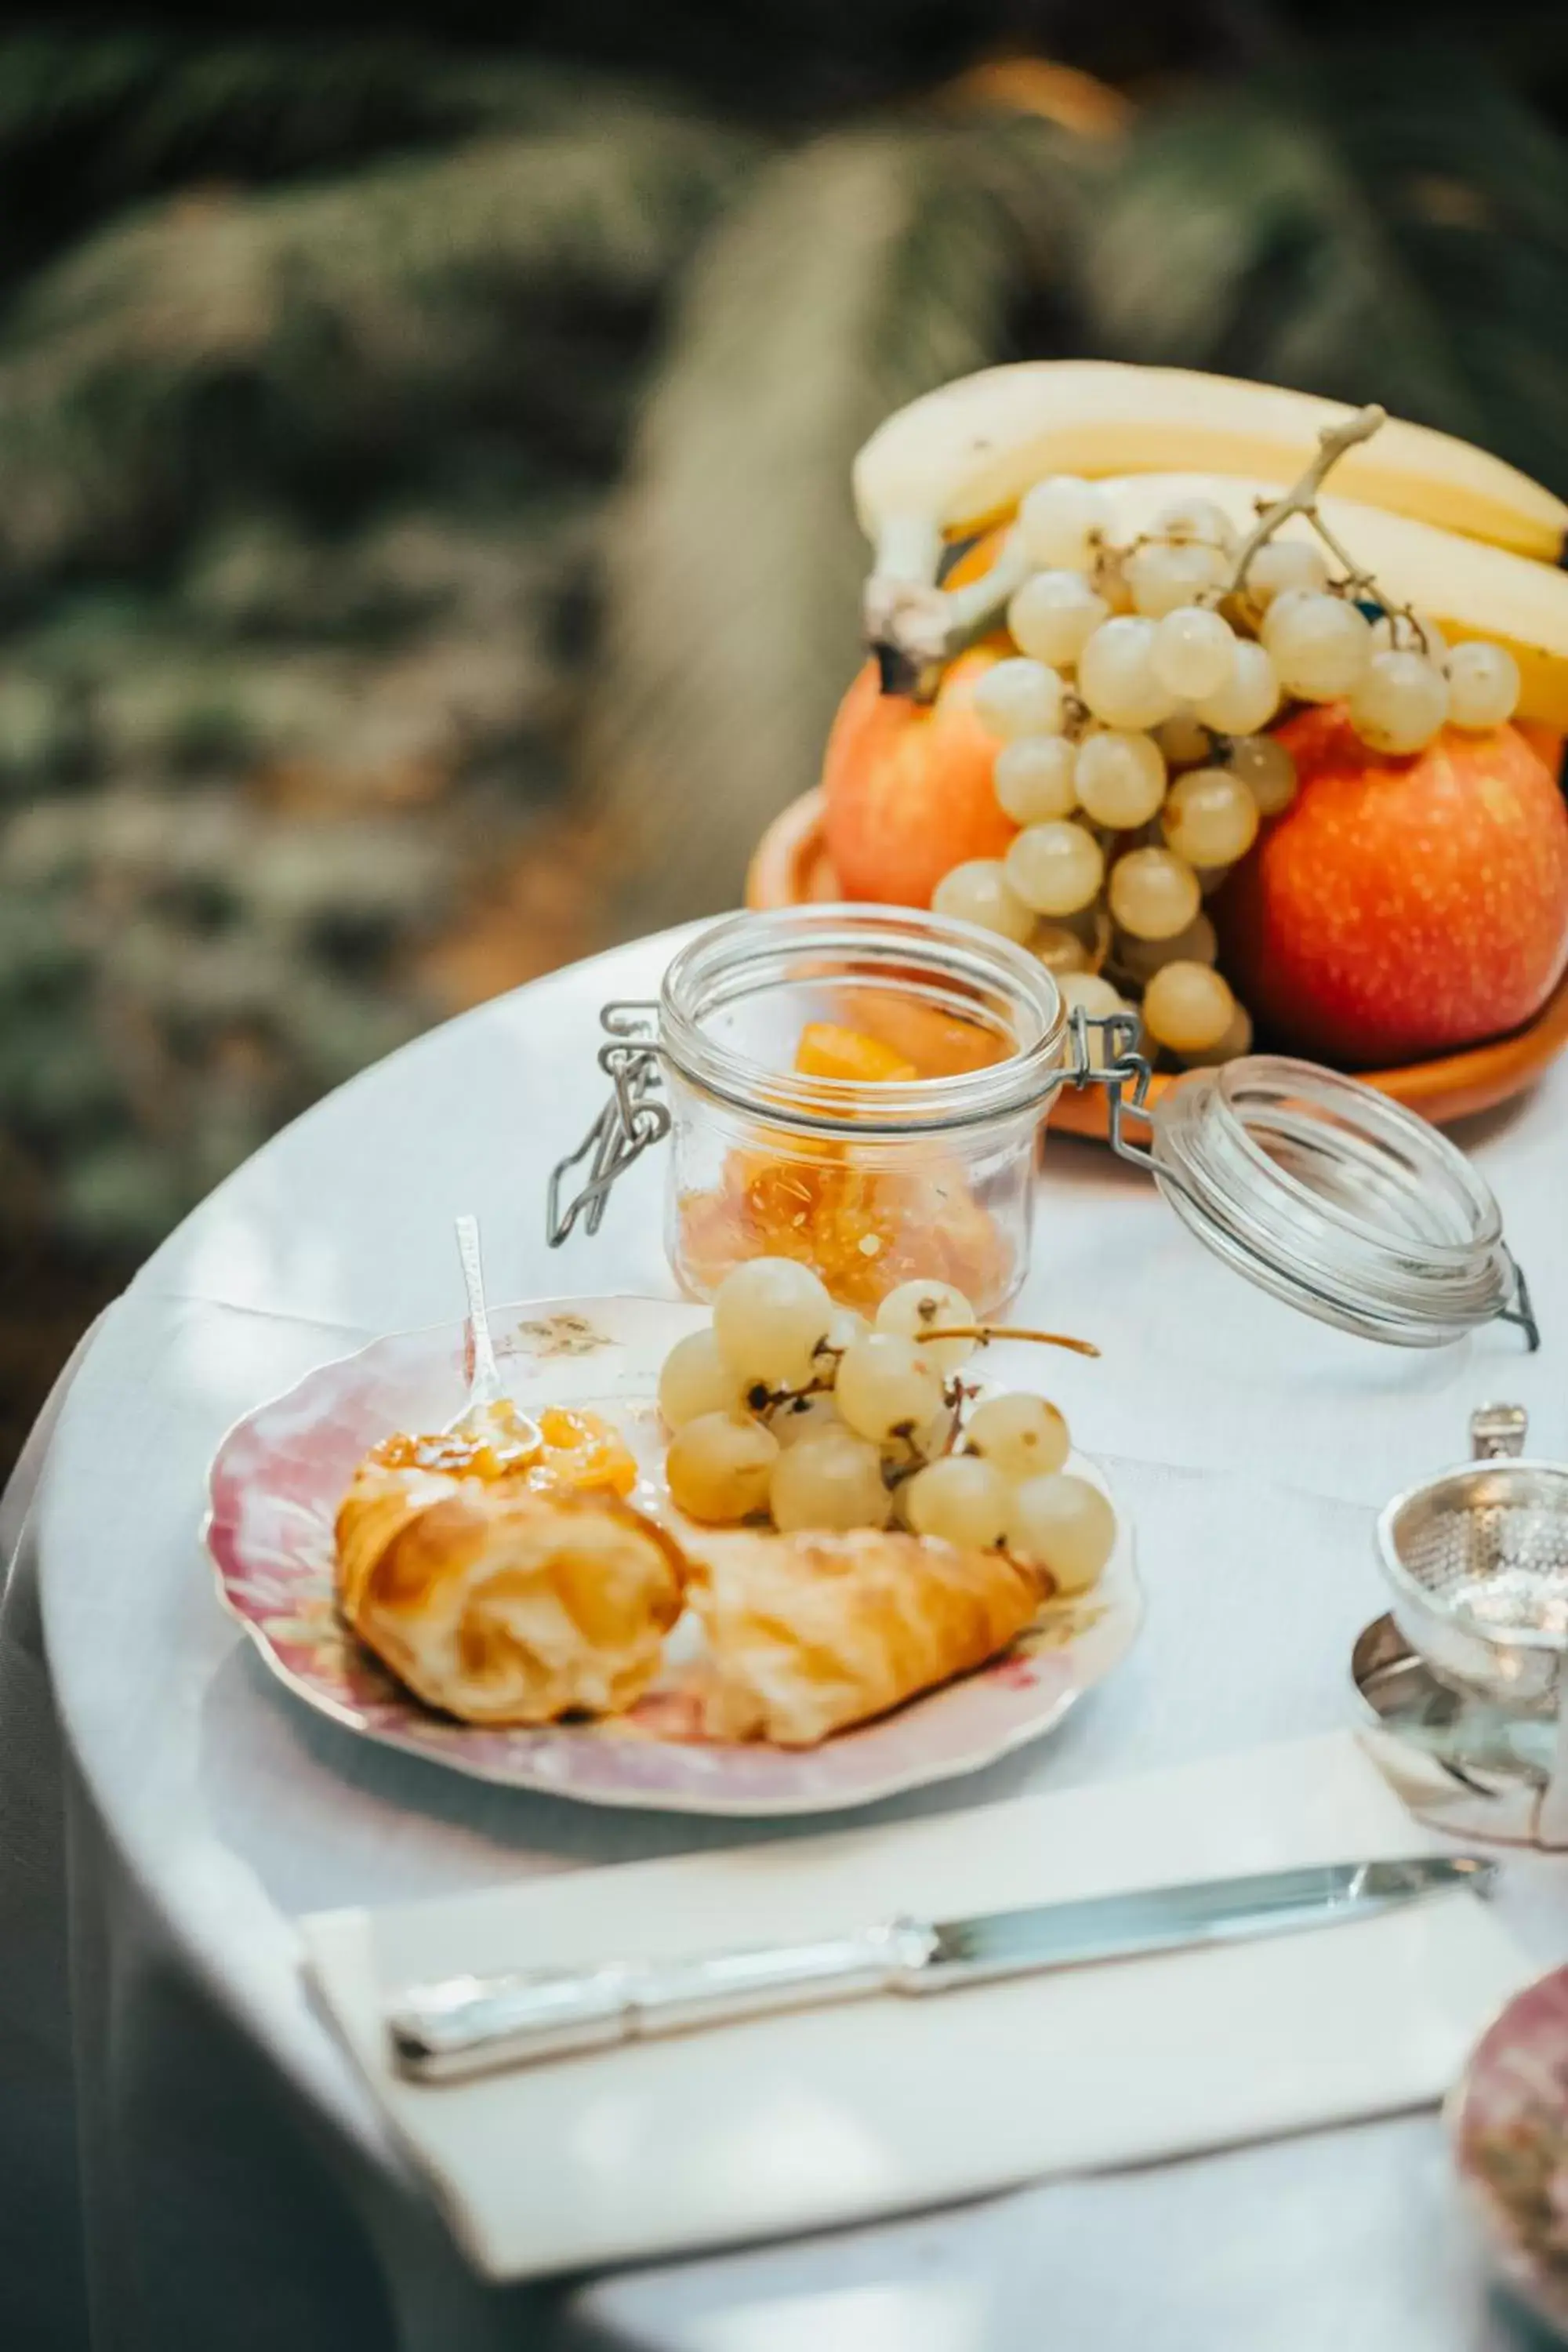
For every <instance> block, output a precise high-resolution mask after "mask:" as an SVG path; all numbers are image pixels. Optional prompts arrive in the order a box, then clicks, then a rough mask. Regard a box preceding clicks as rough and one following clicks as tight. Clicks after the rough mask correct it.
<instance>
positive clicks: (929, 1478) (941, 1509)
mask: <svg viewBox="0 0 1568 2352" xmlns="http://www.w3.org/2000/svg"><path fill="white" fill-rule="evenodd" d="M1012 1500H1013V1489H1012V1487H1011V1486H1009V1485H1008V1483H1007V1480H1006V1479H1005V1478H1004V1477H1003V1475H1002V1474H1001V1472H1000V1471H999V1470H996V1469H994V1468H993V1467H992V1465H991V1464H990V1463H989V1462H983V1461H982V1460H981V1459H980V1458H979V1456H978V1455H976V1454H944V1455H943V1456H942V1460H941V1461H940V1462H929V1463H928V1464H927V1465H926V1466H925V1468H924V1469H923V1470H917V1471H916V1473H915V1475H914V1476H913V1477H912V1478H911V1479H910V1482H909V1493H908V1495H907V1496H906V1497H905V1501H904V1508H905V1510H906V1512H907V1513H908V1516H909V1522H910V1527H911V1528H913V1529H914V1531H915V1533H916V1535H918V1536H938V1537H940V1538H942V1541H943V1542H944V1543H950V1544H957V1545H959V1546H960V1547H961V1548H962V1549H963V1550H965V1551H989V1550H991V1549H993V1548H994V1546H995V1545H998V1544H1000V1543H1001V1541H1002V1538H1003V1537H1004V1535H1005V1532H1006V1528H1007V1518H1008V1513H1009V1510H1010V1507H1011V1505H1012Z"/></svg>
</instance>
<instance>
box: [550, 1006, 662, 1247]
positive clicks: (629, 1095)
mask: <svg viewBox="0 0 1568 2352" xmlns="http://www.w3.org/2000/svg"><path fill="white" fill-rule="evenodd" d="M599 1026H600V1028H601V1029H603V1030H604V1031H605V1034H606V1036H607V1037H608V1039H609V1043H608V1044H607V1045H601V1046H600V1048H599V1056H598V1059H599V1067H600V1068H601V1069H602V1070H603V1071H604V1072H605V1076H607V1077H608V1078H609V1080H610V1084H611V1089H612V1091H611V1094H610V1098H609V1100H608V1101H607V1102H606V1103H605V1108H604V1109H603V1110H602V1111H601V1112H600V1113H599V1116H598V1118H596V1119H595V1121H594V1124H593V1126H592V1127H591V1128H590V1129H588V1132H587V1134H586V1135H585V1136H584V1138H583V1140H582V1142H581V1143H580V1144H579V1145H578V1146H577V1149H576V1150H575V1151H574V1152H571V1153H569V1154H568V1155H567V1157H566V1158H565V1159H564V1160H557V1162H556V1164H555V1166H554V1167H553V1168H552V1170H551V1171H550V1190H549V1192H548V1194H547V1195H546V1198H545V1204H544V1233H545V1239H546V1240H547V1241H548V1242H549V1244H550V1246H551V1248H552V1249H559V1248H560V1246H561V1244H562V1243H563V1241H564V1240H565V1238H566V1236H567V1234H569V1233H570V1232H571V1231H572V1228H573V1226H574V1224H575V1223H576V1222H577V1220H578V1218H579V1217H581V1216H584V1212H585V1213H586V1218H585V1222H586V1226H587V1230H588V1232H589V1233H590V1234H596V1233H597V1232H598V1230H599V1227H600V1224H601V1223H603V1221H604V1215H605V1202H607V1201H608V1199H609V1197H610V1187H611V1186H612V1184H614V1182H615V1181H616V1177H617V1176H618V1175H619V1174H620V1173H621V1171H622V1170H623V1169H624V1168H629V1167H630V1166H631V1164H632V1161H633V1160H636V1159H637V1158H638V1157H639V1156H640V1154H641V1153H643V1152H645V1151H646V1150H647V1148H648V1146H649V1144H650V1143H662V1142H663V1140H664V1139H665V1137H666V1136H667V1135H668V1133H669V1106H668V1103H663V1102H657V1101H655V1100H654V1099H653V1097H655V1096H656V1095H657V1094H658V1090H659V1087H660V1084H661V1080H660V1076H659V1067H658V1045H657V1043H656V1042H655V1041H656V1039H657V1037H658V1005H657V1004H640V1003H625V1004H606V1005H605V1006H604V1007H603V1008H602V1009H601V1011H600V1013H599ZM590 1154H592V1158H591V1159H590ZM583 1160H589V1167H588V1175H587V1181H585V1182H584V1184H583V1185H582V1187H581V1189H580V1190H579V1191H577V1192H574V1194H573V1196H572V1198H571V1200H570V1201H568V1202H567V1203H566V1206H565V1208H564V1209H563V1207H562V1206H561V1188H562V1186H563V1183H564V1182H565V1181H566V1179H567V1178H568V1177H569V1176H570V1175H571V1173H572V1171H573V1170H574V1168H575V1167H577V1166H578V1165H579V1164H580V1163H581V1162H582V1161H583Z"/></svg>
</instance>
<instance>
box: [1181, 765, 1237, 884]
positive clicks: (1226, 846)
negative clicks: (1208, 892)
mask: <svg viewBox="0 0 1568 2352" xmlns="http://www.w3.org/2000/svg"><path fill="white" fill-rule="evenodd" d="M1160 821H1161V824H1163V827H1164V833H1165V839H1166V841H1167V843H1168V844H1169V845H1170V846H1171V848H1172V849H1173V850H1174V851H1175V853H1176V856H1178V857H1182V858H1185V860H1186V862H1187V864H1188V865H1189V866H1233V865H1234V864H1235V863H1236V860H1237V858H1238V857H1244V856H1246V855H1247V851H1248V850H1249V849H1250V848H1251V846H1252V845H1253V843H1254V841H1256V839H1257V838H1258V803H1257V802H1256V801H1255V800H1254V799H1253V797H1252V794H1251V793H1249V792H1248V791H1247V786H1246V785H1245V784H1244V783H1243V782H1242V781H1241V779H1240V777H1239V776H1236V775H1233V774H1232V773H1231V772H1230V770H1229V769H1228V768H1189V769H1188V770H1187V772H1186V773H1185V775H1182V776H1178V777H1177V778H1176V781H1175V782H1174V783H1173V785H1172V786H1171V790H1170V793H1169V794H1168V796H1167V798H1166V801H1165V807H1164V813H1163V815H1162V817H1161V820H1160Z"/></svg>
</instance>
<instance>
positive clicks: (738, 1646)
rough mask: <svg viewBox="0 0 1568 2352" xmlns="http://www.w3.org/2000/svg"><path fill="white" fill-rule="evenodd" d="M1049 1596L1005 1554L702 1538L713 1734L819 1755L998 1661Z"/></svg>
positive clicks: (830, 1540) (865, 1538) (859, 1536)
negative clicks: (836, 1739)
mask: <svg viewBox="0 0 1568 2352" xmlns="http://www.w3.org/2000/svg"><path fill="white" fill-rule="evenodd" d="M1049 1590H1050V1580H1049V1578H1048V1576H1045V1575H1043V1574H1042V1573H1041V1572H1040V1571H1038V1570H1034V1569H1031V1568H1028V1567H1026V1566H1023V1565H1021V1564H1020V1563H1019V1562H1018V1561H1016V1560H1014V1559H1009V1558H1008V1556H1007V1555H1006V1553H1005V1552H996V1551H961V1550H959V1549H957V1547H956V1546H955V1545H952V1544H948V1543H942V1542H939V1541H938V1540H937V1539H936V1538H934V1537H931V1536H914V1535H903V1534H896V1533H889V1532H886V1531H884V1530H883V1529H881V1528H852V1529H850V1530H849V1531H848V1532H847V1533H846V1534H809V1533H803V1534H799V1535H776V1534H773V1533H766V1532H764V1533H756V1534H753V1533H751V1532H749V1531H746V1532H740V1533H736V1534H734V1535H722V1536H713V1537H704V1538H703V1539H702V1541H701V1543H700V1547H699V1548H698V1549H695V1550H694V1552H693V1554H692V1557H691V1560H690V1570H689V1583H688V1587H687V1598H688V1600H689V1601H690V1603H691V1605H692V1607H693V1608H694V1609H695V1610H696V1612H697V1614H698V1616H699V1617H700V1619H701V1621H702V1624H703V1627H704V1630H705V1631H706V1633H707V1636H708V1647H709V1651H710V1681H709V1684H708V1687H707V1691H706V1695H705V1701H704V1712H705V1725H706V1728H707V1731H708V1734H709V1737H710V1738H714V1739H770V1740H773V1741H774V1742H775V1743H776V1744H777V1745H778V1746H779V1747H781V1748H814V1747H815V1746H816V1743H817V1741H818V1740H821V1739H826V1738H827V1736H828V1734H829V1733H830V1732H834V1731H841V1730H842V1729H843V1728H844V1727H845V1726H846V1725H847V1724H851V1723H863V1722H865V1721H866V1720H867V1719H868V1717H871V1716H875V1715H883V1714H885V1713H886V1712H887V1710H888V1708H889V1707H892V1706H899V1705H900V1703H901V1701H903V1700H904V1699H907V1698H912V1697H913V1696H914V1695H915V1693H916V1692H917V1691H922V1690H929V1689H931V1686H932V1685H934V1684H937V1683H942V1682H946V1681H948V1680H949V1679H950V1678H951V1677H952V1675H962V1674H966V1673H968V1672H969V1670H970V1669H971V1668H972V1667H974V1666H978V1665H982V1664H984V1662H985V1660H986V1659H987V1658H993V1657H994V1656H995V1655H996V1654H997V1652H998V1651H999V1650H1005V1648H1006V1646H1007V1644H1008V1643H1009V1642H1011V1641H1012V1640H1013V1639H1014V1637H1015V1636H1016V1634H1018V1633H1022V1632H1023V1630H1024V1627H1025V1626H1026V1624H1028V1622H1029V1621H1030V1619H1031V1618H1032V1617H1033V1616H1034V1614H1035V1612H1036V1610H1037V1607H1038V1605H1039V1603H1040V1601H1041V1600H1042V1599H1043V1598H1044V1597H1045V1596H1046V1594H1047V1592H1048V1591H1049Z"/></svg>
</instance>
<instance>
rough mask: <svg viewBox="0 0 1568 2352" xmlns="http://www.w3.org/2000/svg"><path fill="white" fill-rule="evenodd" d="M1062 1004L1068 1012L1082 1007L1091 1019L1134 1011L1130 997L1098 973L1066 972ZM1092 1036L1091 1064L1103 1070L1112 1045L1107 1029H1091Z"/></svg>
mask: <svg viewBox="0 0 1568 2352" xmlns="http://www.w3.org/2000/svg"><path fill="white" fill-rule="evenodd" d="M1057 987H1058V990H1059V991H1060V992H1061V1000H1062V1003H1064V1004H1065V1005H1066V1007H1067V1009H1068V1014H1069V1015H1070V1014H1071V1013H1074V1012H1076V1011H1078V1010H1079V1009H1081V1010H1082V1011H1083V1012H1084V1013H1087V1014H1088V1016H1089V1019H1090V1020H1091V1021H1100V1020H1102V1019H1103V1018H1104V1017H1105V1015H1106V1014H1107V1013H1131V1010H1132V1007H1131V1005H1130V1004H1129V1003H1128V1002H1127V1000H1126V998H1125V997H1124V996H1122V995H1121V992H1119V991H1118V990H1117V989H1115V988H1113V987H1112V986H1111V984H1110V981H1108V980H1102V979H1101V978H1100V975H1099V973H1098V972H1092V971H1065V972H1063V973H1062V974H1061V975H1060V977H1059V978H1058V982H1057ZM1088 1035H1089V1068H1090V1069H1091V1070H1102V1069H1103V1068H1104V1067H1105V1065H1106V1063H1107V1061H1108V1060H1109V1059H1110V1046H1109V1045H1108V1043H1107V1040H1106V1033H1105V1031H1104V1030H1103V1029H1091V1030H1089V1033H1088Z"/></svg>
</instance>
